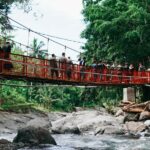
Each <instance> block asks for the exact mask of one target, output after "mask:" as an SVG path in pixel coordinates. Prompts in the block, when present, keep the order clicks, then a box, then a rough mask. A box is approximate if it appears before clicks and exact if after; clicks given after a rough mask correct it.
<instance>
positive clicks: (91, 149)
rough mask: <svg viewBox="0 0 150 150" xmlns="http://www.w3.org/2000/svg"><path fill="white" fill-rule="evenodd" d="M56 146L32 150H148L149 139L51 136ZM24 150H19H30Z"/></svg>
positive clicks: (149, 145) (6, 137)
mask: <svg viewBox="0 0 150 150" xmlns="http://www.w3.org/2000/svg"><path fill="white" fill-rule="evenodd" d="M14 136H15V134H12V135H1V136H0V138H5V139H8V140H12V139H13V137H14ZM53 137H54V139H55V140H56V142H57V144H58V145H57V146H51V145H47V146H46V147H42V146H41V147H40V148H37V147H36V148H32V149H34V150H150V138H145V137H141V138H139V139H129V138H125V137H121V136H108V135H100V136H92V135H84V136H82V135H79V136H78V135H71V134H62V135H53ZM32 149H31V148H24V149H20V150H32Z"/></svg>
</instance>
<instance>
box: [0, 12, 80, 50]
mask: <svg viewBox="0 0 150 150" xmlns="http://www.w3.org/2000/svg"><path fill="white" fill-rule="evenodd" d="M0 14H1V15H3V16H5V17H7V18H8V19H9V20H11V21H13V22H15V23H16V24H18V25H20V26H22V27H23V28H25V29H27V30H30V32H33V33H35V34H37V35H39V36H41V37H43V38H45V39H47V40H49V41H51V42H53V43H55V44H58V45H60V46H63V47H66V48H67V49H70V50H72V51H74V52H77V53H80V51H78V50H76V49H74V48H71V47H69V46H66V45H64V44H62V43H60V42H57V41H55V40H53V39H51V38H49V37H47V36H45V35H42V34H40V33H39V32H37V31H34V30H32V29H30V28H28V27H26V26H25V25H23V24H21V23H20V22H18V21H16V20H14V19H12V18H11V17H9V16H7V15H5V14H4V13H3V12H2V11H0Z"/></svg>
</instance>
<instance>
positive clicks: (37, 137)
mask: <svg viewBox="0 0 150 150" xmlns="http://www.w3.org/2000/svg"><path fill="white" fill-rule="evenodd" d="M13 142H14V143H19V142H21V143H24V144H27V145H39V144H53V145H56V142H55V140H54V138H53V137H52V136H51V135H50V133H49V131H48V130H47V129H44V128H41V127H38V128H36V127H26V128H22V129H19V130H18V133H17V136H16V137H15V138H14V140H13Z"/></svg>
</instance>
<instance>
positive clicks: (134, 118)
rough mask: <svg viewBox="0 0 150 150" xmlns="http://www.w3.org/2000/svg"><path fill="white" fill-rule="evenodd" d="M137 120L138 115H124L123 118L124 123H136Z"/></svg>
mask: <svg viewBox="0 0 150 150" xmlns="http://www.w3.org/2000/svg"><path fill="white" fill-rule="evenodd" d="M138 120H139V114H137V113H129V112H128V113H125V117H124V123H125V122H126V121H138Z"/></svg>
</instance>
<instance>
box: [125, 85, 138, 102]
mask: <svg viewBox="0 0 150 150" xmlns="http://www.w3.org/2000/svg"><path fill="white" fill-rule="evenodd" d="M128 101H130V102H135V89H134V88H132V87H128V88H123V102H128Z"/></svg>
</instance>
